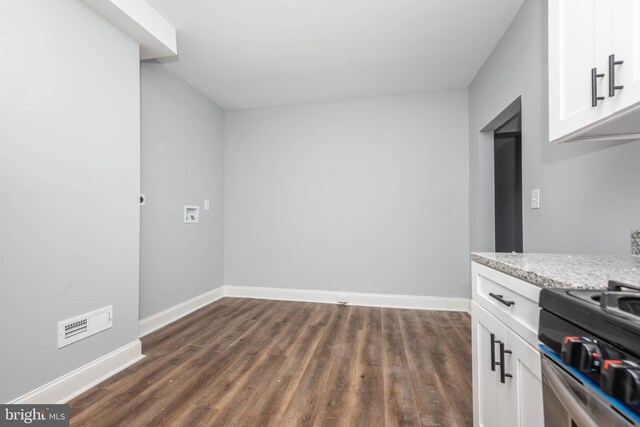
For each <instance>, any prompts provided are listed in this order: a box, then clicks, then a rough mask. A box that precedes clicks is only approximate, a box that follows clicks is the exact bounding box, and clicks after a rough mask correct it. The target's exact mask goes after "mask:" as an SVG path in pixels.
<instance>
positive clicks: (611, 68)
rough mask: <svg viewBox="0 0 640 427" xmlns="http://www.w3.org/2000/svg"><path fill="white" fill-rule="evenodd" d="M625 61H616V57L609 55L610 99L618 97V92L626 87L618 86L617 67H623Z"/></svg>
mask: <svg viewBox="0 0 640 427" xmlns="http://www.w3.org/2000/svg"><path fill="white" fill-rule="evenodd" d="M623 62H624V61H616V56H615V55H609V97H612V96H615V95H616V90H620V89H622V88H624V86H616V65H621V64H622V63H623Z"/></svg>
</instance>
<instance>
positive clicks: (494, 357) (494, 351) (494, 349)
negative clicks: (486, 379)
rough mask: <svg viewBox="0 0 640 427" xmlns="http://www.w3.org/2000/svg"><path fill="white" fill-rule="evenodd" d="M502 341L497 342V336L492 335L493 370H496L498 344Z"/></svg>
mask: <svg viewBox="0 0 640 427" xmlns="http://www.w3.org/2000/svg"><path fill="white" fill-rule="evenodd" d="M499 342H500V341H496V335H495V334H491V370H492V371H495V370H496V344H497V343H499Z"/></svg>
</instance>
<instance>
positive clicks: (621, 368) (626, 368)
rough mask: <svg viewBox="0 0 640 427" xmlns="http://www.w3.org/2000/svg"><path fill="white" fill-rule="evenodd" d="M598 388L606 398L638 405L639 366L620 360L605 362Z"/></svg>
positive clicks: (639, 396)
mask: <svg viewBox="0 0 640 427" xmlns="http://www.w3.org/2000/svg"><path fill="white" fill-rule="evenodd" d="M600 388H601V389H602V391H603V392H604V393H605V394H607V395H608V396H611V397H613V398H616V399H619V400H621V401H623V402H625V403H628V404H630V405H637V404H638V403H640V366H637V365H632V364H631V363H629V362H625V361H621V360H605V361H604V365H603V369H602V371H601V375H600Z"/></svg>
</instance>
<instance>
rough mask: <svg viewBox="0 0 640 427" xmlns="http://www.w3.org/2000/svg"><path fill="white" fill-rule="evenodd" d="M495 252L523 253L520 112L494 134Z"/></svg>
mask: <svg viewBox="0 0 640 427" xmlns="http://www.w3.org/2000/svg"><path fill="white" fill-rule="evenodd" d="M493 160H494V163H493V165H494V185H495V188H494V190H495V193H494V194H495V234H496V242H495V243H496V252H522V132H521V117H520V113H518V114H516V115H515V116H514V117H512V118H511V119H509V120H508V121H507V122H506V123H505V124H503V125H502V126H500V127H499V128H498V129H496V130H495V131H494V134H493Z"/></svg>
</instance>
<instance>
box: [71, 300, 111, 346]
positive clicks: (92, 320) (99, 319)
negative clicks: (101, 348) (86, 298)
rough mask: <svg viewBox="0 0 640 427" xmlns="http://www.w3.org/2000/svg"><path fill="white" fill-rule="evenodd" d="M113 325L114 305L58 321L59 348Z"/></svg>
mask: <svg viewBox="0 0 640 427" xmlns="http://www.w3.org/2000/svg"><path fill="white" fill-rule="evenodd" d="M112 326H113V306H111V305H110V306H109V307H104V308H101V309H99V310H95V311H92V312H90V313H85V314H82V315H80V316H76V317H73V318H71V319H67V320H63V321H62V322H58V348H61V347H64V346H66V345H69V344H71V343H74V342H76V341H80V340H81V339H83V338H86V337H89V336H91V335H93V334H97V333H98V332H101V331H104V330H105V329H109V328H110V327H112Z"/></svg>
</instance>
